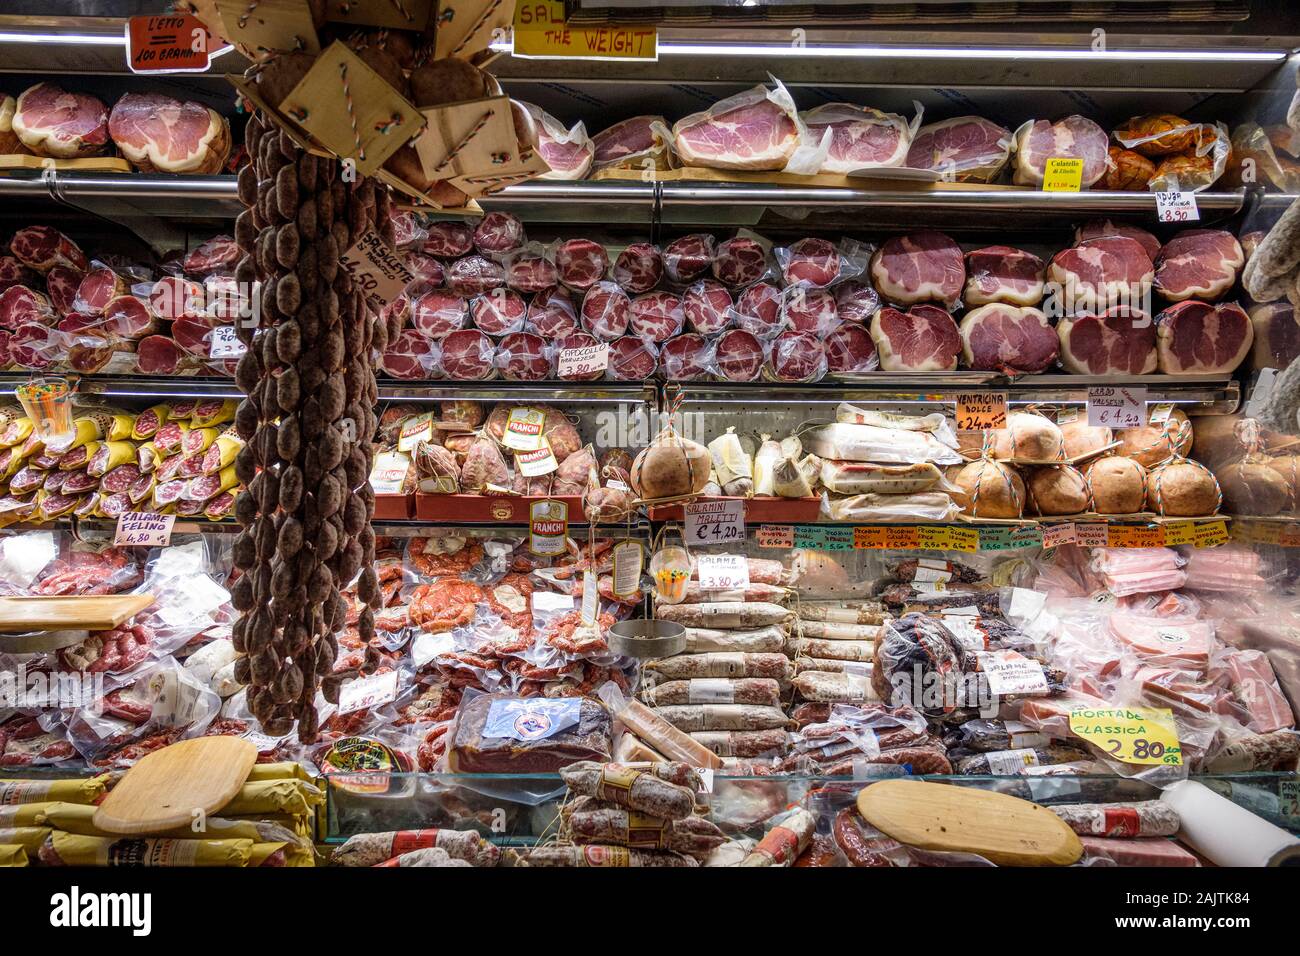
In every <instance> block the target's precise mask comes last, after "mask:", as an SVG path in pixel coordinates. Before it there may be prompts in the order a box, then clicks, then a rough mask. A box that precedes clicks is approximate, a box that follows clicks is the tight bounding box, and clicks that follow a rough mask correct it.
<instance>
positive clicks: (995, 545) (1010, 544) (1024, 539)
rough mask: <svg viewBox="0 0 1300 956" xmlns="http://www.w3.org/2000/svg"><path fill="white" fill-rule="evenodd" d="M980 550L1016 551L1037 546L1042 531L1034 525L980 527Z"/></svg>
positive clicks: (1040, 543)
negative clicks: (1021, 526)
mask: <svg viewBox="0 0 1300 956" xmlns="http://www.w3.org/2000/svg"><path fill="white" fill-rule="evenodd" d="M979 536H980V550H981V551H1018V550H1020V549H1022V548H1037V547H1041V546H1042V543H1043V533H1042V532H1041V531H1039V530H1038V528H1036V527H1032V526H1031V527H1023V528H980V529H979Z"/></svg>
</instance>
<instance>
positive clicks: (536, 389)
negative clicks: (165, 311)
mask: <svg viewBox="0 0 1300 956" xmlns="http://www.w3.org/2000/svg"><path fill="white" fill-rule="evenodd" d="M67 377H68V378H69V379H75V380H76V383H77V388H76V393H77V394H78V395H83V396H95V397H96V398H118V399H155V398H243V393H242V392H240V390H239V388H238V387H237V386H236V385H235V382H234V380H233V379H229V378H198V377H189V376H184V375H176V376H152V377H151V376H133V375H82V376H75V375H69V376H67ZM29 378H31V376H30V375H27V374H25V373H14V372H5V373H0V389H13V388H14V387H16V386H18V385H21V384H23V383H24V382H26V381H28V379H29ZM656 389H657V386H656V383H654V382H507V381H491V382H439V381H431V382H400V383H399V382H393V381H387V380H381V381H380V383H379V400H380V401H381V402H382V401H403V402H437V401H451V400H459V401H479V402H501V401H536V402H560V401H562V402H565V403H566V404H575V405H597V404H600V405H607V404H615V403H627V402H637V403H644V404H647V405H651V406H653V405H654V403H655V400H656V395H657V391H656Z"/></svg>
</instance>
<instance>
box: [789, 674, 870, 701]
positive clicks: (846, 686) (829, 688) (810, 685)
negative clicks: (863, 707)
mask: <svg viewBox="0 0 1300 956" xmlns="http://www.w3.org/2000/svg"><path fill="white" fill-rule="evenodd" d="M794 687H795V690H797V691H798V692H799V693H800V694H801V695H802V696H803V698H804V699H805V700H812V701H823V702H826V703H833V704H840V703H843V704H861V703H866V702H867V701H873V700H876V699H877V698H876V693H875V691H874V690H873V689H872V687H871V678H870V677H869V676H864V675H862V674H845V673H839V674H836V673H832V672H829V671H804V672H803V673H802V674H799V675H797V676H796V677H795V679H794Z"/></svg>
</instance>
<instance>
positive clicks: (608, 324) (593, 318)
mask: <svg viewBox="0 0 1300 956" xmlns="http://www.w3.org/2000/svg"><path fill="white" fill-rule="evenodd" d="M631 318H632V300H631V299H629V298H628V296H627V293H626V292H624V291H623V290H622V289H620V288H619V287H618V286H617V285H615V284H614V283H613V282H597V283H596V284H595V285H593V286H592V287H591V288H590V289H588V290H587V294H586V295H584V296H583V298H582V327H583V328H584V329H586V330H587V331H588V332H590V333H591V334H592V335H594V336H596V338H598V339H600V340H601V341H604V342H612V341H613V340H614V339H616V338H618V337H619V336H621V335H624V334H626V333H627V330H628V325H629V324H630V322H631Z"/></svg>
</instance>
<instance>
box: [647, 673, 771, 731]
mask: <svg viewBox="0 0 1300 956" xmlns="http://www.w3.org/2000/svg"><path fill="white" fill-rule="evenodd" d="M641 696H642V697H643V698H644V700H645V702H646V703H647V704H649V705H650V706H651V707H666V706H669V705H673V704H758V705H761V706H765V707H779V706H780V704H781V685H780V683H779V682H777V681H775V680H773V679H771V678H770V677H742V678H740V679H739V680H729V679H728V678H726V677H702V678H696V679H695V680H670V681H666V682H665V683H662V684H657V685H655V686H653V687H645V688H642V690H641ZM660 716H661V717H665V718H666V715H665V714H663V713H662V712H660ZM670 722H671V721H670ZM782 726H784V725H782ZM683 729H684V728H683Z"/></svg>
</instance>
